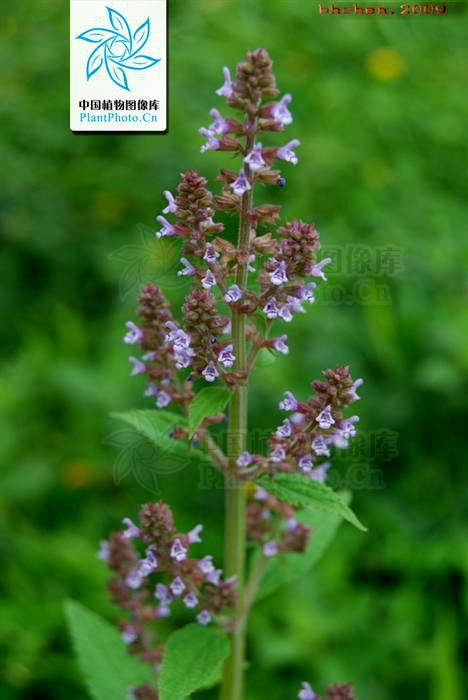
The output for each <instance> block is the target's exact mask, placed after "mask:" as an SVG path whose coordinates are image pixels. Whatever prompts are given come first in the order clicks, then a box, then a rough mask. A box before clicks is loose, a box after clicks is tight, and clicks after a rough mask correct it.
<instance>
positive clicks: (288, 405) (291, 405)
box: [279, 391, 299, 411]
mask: <svg viewBox="0 0 468 700" xmlns="http://www.w3.org/2000/svg"><path fill="white" fill-rule="evenodd" d="M298 407H299V401H298V400H297V399H296V397H295V396H294V394H292V393H291V392H290V391H285V392H284V399H283V400H282V401H280V403H279V408H280V409H281V410H282V411H297V409H298Z"/></svg>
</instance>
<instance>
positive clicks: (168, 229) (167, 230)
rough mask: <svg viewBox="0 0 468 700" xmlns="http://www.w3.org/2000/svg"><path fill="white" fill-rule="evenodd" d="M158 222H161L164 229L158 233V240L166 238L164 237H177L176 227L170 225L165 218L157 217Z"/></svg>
mask: <svg viewBox="0 0 468 700" xmlns="http://www.w3.org/2000/svg"><path fill="white" fill-rule="evenodd" d="M156 221H159V223H160V224H161V226H162V229H161V230H160V231H157V232H156V234H155V235H156V238H164V236H175V235H176V230H175V226H173V225H172V224H170V223H169V221H168V220H167V219H165V218H164V216H157V217H156Z"/></svg>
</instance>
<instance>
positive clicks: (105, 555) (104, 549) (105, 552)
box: [96, 540, 110, 561]
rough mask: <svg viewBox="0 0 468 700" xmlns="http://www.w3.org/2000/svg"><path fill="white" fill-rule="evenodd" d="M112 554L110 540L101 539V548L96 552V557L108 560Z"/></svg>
mask: <svg viewBox="0 0 468 700" xmlns="http://www.w3.org/2000/svg"><path fill="white" fill-rule="evenodd" d="M109 556H110V547H109V542H108V541H107V540H101V541H100V542H99V549H98V552H97V554H96V557H97V558H98V559H101V561H108V560H109Z"/></svg>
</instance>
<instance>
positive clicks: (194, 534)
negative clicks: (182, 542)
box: [187, 525, 203, 544]
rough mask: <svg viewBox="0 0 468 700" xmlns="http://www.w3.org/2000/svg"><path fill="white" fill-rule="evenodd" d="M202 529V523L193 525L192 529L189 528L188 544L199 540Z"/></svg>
mask: <svg viewBox="0 0 468 700" xmlns="http://www.w3.org/2000/svg"><path fill="white" fill-rule="evenodd" d="M202 530H203V525H195V527H194V528H193V530H190V532H189V533H188V535H187V536H188V541H189V542H190V544H196V543H197V542H201V537H200V532H201V531H202Z"/></svg>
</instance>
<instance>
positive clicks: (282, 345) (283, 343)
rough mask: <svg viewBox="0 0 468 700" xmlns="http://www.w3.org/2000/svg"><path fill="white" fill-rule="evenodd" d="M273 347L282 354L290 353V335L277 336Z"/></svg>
mask: <svg viewBox="0 0 468 700" xmlns="http://www.w3.org/2000/svg"><path fill="white" fill-rule="evenodd" d="M273 347H274V348H275V350H277V351H278V352H280V353H281V354H282V355H287V354H288V353H289V348H288V336H287V335H280V336H279V338H275V340H274V341H273Z"/></svg>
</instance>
